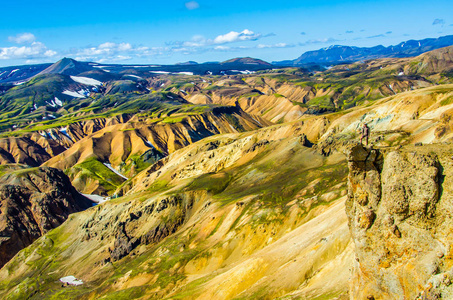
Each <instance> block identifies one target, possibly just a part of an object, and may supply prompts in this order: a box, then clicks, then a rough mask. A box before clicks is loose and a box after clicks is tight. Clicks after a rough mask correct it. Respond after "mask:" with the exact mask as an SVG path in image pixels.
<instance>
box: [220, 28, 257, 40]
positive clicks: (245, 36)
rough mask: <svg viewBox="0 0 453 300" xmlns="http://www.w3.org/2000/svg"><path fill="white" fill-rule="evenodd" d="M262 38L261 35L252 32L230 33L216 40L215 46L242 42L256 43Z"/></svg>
mask: <svg viewBox="0 0 453 300" xmlns="http://www.w3.org/2000/svg"><path fill="white" fill-rule="evenodd" d="M260 37H261V34H259V33H254V32H253V31H251V30H248V29H244V30H243V31H241V32H236V31H230V32H229V33H227V34H224V35H219V36H217V37H216V38H215V39H214V44H226V43H234V42H240V41H255V40H257V39H259V38H260Z"/></svg>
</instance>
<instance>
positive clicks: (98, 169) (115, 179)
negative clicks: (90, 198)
mask: <svg viewBox="0 0 453 300" xmlns="http://www.w3.org/2000/svg"><path fill="white" fill-rule="evenodd" d="M65 173H66V174H67V175H68V176H69V178H71V180H74V179H76V178H77V180H78V181H81V182H85V183H86V182H88V181H89V180H98V181H99V185H100V186H102V187H103V188H105V189H106V191H108V192H113V191H115V190H116V189H117V188H118V187H119V186H120V185H121V184H122V183H123V182H124V178H122V177H121V176H119V175H117V174H115V173H114V172H113V171H112V170H110V169H109V168H107V167H106V166H105V165H104V164H103V163H101V162H100V161H98V160H97V159H95V158H90V159H88V160H85V161H84V162H82V163H80V164H77V165H75V166H74V167H72V168H71V169H69V170H66V172H65Z"/></svg>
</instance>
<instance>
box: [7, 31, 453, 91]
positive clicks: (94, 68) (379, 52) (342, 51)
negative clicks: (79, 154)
mask: <svg viewBox="0 0 453 300" xmlns="http://www.w3.org/2000/svg"><path fill="white" fill-rule="evenodd" d="M451 45H453V35H449V36H444V37H439V38H430V39H424V40H409V41H406V42H402V43H400V44H398V45H396V46H389V47H384V46H382V45H379V46H375V47H369V48H367V47H353V46H339V45H333V46H330V47H327V48H322V49H319V50H316V51H308V52H305V53H304V54H302V55H301V56H300V57H299V58H297V59H294V60H286V61H277V62H272V64H271V63H268V62H266V61H263V60H260V59H256V58H251V57H240V58H233V59H230V60H227V61H224V62H206V63H202V64H199V63H197V62H195V61H188V62H184V63H179V64H175V65H111V64H100V63H94V62H79V61H76V60H74V59H71V58H63V59H62V60H60V61H58V62H56V63H55V64H39V65H25V66H13V67H4V68H0V93H1V91H2V90H3V89H4V87H2V85H3V86H5V85H6V86H11V85H14V84H20V83H23V82H25V81H27V80H29V79H31V78H32V77H34V76H36V75H38V74H63V75H81V76H88V77H91V78H95V79H97V80H102V81H105V80H107V79H113V78H116V79H119V78H120V77H121V76H123V75H124V74H135V75H137V76H140V75H143V74H144V73H143V72H146V73H149V72H151V73H155V74H169V73H171V74H183V75H234V74H241V73H242V74H250V73H253V72H256V71H260V70H267V69H272V68H275V67H287V66H309V65H335V64H340V63H349V62H355V61H364V60H369V59H377V58H386V57H397V58H402V57H413V56H418V55H420V54H423V53H425V52H428V51H431V50H435V49H439V48H443V47H447V46H451Z"/></svg>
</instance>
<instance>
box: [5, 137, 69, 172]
mask: <svg viewBox="0 0 453 300" xmlns="http://www.w3.org/2000/svg"><path fill="white" fill-rule="evenodd" d="M60 152H62V151H60ZM50 158H51V155H50V154H49V153H48V152H46V150H45V149H44V147H43V146H42V145H40V144H39V143H37V142H36V141H34V140H32V139H30V138H28V137H20V138H15V137H11V138H3V139H0V165H5V164H11V163H19V164H25V165H29V166H31V167H37V166H39V165H41V164H42V163H44V162H45V161H47V160H49V159H50Z"/></svg>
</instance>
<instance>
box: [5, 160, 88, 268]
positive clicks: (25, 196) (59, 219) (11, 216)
mask: <svg viewBox="0 0 453 300" xmlns="http://www.w3.org/2000/svg"><path fill="white" fill-rule="evenodd" d="M91 206H92V202H91V201H90V200H88V199H87V198H85V197H83V196H81V195H80V194H79V193H78V192H77V191H76V190H75V189H74V188H73V187H72V185H71V182H70V181H69V178H68V177H67V176H66V175H65V174H64V173H63V172H62V171H60V170H57V169H52V168H37V169H25V168H24V167H17V170H14V168H13V170H9V171H8V172H7V173H6V174H4V175H3V176H2V177H0V208H1V210H0V213H1V215H0V254H1V255H0V267H3V265H4V264H5V263H7V262H8V261H9V260H10V259H11V258H12V257H13V256H14V255H15V254H16V253H17V252H19V251H20V250H21V249H23V248H25V247H27V246H28V245H30V244H31V243H33V241H35V240H36V239H37V238H39V237H40V236H42V235H43V234H45V233H46V232H48V231H49V230H51V229H53V228H56V227H58V226H59V225H60V224H62V223H63V222H64V221H65V220H66V219H67V217H68V216H69V214H71V213H74V212H78V211H82V210H85V209H87V208H88V207H91Z"/></svg>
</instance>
